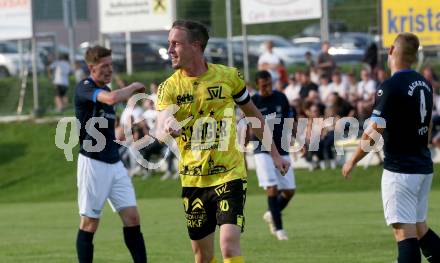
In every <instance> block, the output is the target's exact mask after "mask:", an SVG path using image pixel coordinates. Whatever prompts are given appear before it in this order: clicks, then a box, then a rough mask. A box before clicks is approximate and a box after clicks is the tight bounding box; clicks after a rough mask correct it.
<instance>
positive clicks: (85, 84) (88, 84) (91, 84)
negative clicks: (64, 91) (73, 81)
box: [76, 78, 98, 89]
mask: <svg viewBox="0 0 440 263" xmlns="http://www.w3.org/2000/svg"><path fill="white" fill-rule="evenodd" d="M76 87H77V89H79V88H83V89H84V88H89V89H90V88H98V86H97V85H96V84H95V82H93V81H92V80H91V79H89V78H86V79H83V80H81V81H80V82H78V84H77V85H76Z"/></svg>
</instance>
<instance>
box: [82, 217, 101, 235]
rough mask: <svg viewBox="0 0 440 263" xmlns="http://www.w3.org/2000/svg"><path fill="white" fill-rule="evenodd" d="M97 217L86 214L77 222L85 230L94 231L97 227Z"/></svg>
mask: <svg viewBox="0 0 440 263" xmlns="http://www.w3.org/2000/svg"><path fill="white" fill-rule="evenodd" d="M98 224H99V219H97V218H90V217H86V216H82V217H81V222H80V224H79V228H80V229H81V230H83V231H86V232H92V233H95V232H96V230H97V229H98Z"/></svg>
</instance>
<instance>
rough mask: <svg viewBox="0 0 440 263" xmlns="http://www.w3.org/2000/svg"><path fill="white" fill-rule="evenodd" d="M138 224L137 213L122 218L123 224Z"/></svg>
mask: <svg viewBox="0 0 440 263" xmlns="http://www.w3.org/2000/svg"><path fill="white" fill-rule="evenodd" d="M139 224H140V218H139V215H137V214H133V215H127V216H125V218H124V225H125V226H138V225H139Z"/></svg>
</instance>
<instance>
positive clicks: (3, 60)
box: [0, 41, 44, 77]
mask: <svg viewBox="0 0 440 263" xmlns="http://www.w3.org/2000/svg"><path fill="white" fill-rule="evenodd" d="M37 60H38V61H37V72H41V71H43V70H44V66H43V64H42V63H41V60H40V59H37ZM23 64H24V66H27V67H28V68H29V71H31V70H32V57H31V54H30V53H29V52H27V53H26V52H24V53H23ZM19 73H20V54H19V52H18V48H17V45H16V44H15V43H14V42H8V41H6V42H0V77H8V76H17V75H18V74H19Z"/></svg>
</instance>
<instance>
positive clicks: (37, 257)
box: [0, 123, 440, 263]
mask: <svg viewBox="0 0 440 263" xmlns="http://www.w3.org/2000/svg"><path fill="white" fill-rule="evenodd" d="M0 131H1V136H0V263H3V262H8V263H9V262H54V263H55V262H60V263H62V262H75V250H74V242H75V235H76V231H77V225H78V216H77V207H76V186H75V180H76V175H75V166H76V163H75V162H67V161H66V160H65V159H64V156H63V153H62V151H61V150H59V149H58V148H56V147H55V145H54V134H55V125H54V124H41V125H36V124H32V123H21V124H8V125H0ZM439 168H440V167H439V166H436V170H437V171H438V169H439ZM380 173H381V168H380V167H370V168H369V169H367V170H364V169H363V168H357V169H356V170H355V172H354V175H353V179H352V180H351V181H344V180H342V178H341V176H340V174H339V170H334V171H315V172H313V173H311V172H308V171H305V170H298V171H296V178H297V185H298V194H297V196H296V197H295V199H294V201H293V203H292V205H291V206H289V207H288V208H287V210H286V211H285V212H284V221H285V222H284V224H285V228H286V230H287V231H288V233H289V237H290V240H289V241H287V242H279V241H277V240H275V238H274V237H272V236H271V235H270V234H269V231H268V228H267V226H266V225H265V223H264V222H263V220H262V219H261V216H262V214H263V212H264V211H265V209H266V201H265V197H264V195H263V192H262V190H261V189H258V187H257V185H256V179H255V174H254V173H253V172H250V173H249V195H248V199H247V205H246V231H245V233H244V235H243V239H242V240H243V241H242V246H243V248H242V250H243V254H244V255H245V258H246V262H251V263H253V262H255V263H260V262H261V263H269V262H285V263H321V262H322V263H332V262H335V263H336V262H337V263H367V262H369V263H373V262H374V263H384V262H385V263H388V262H389V263H391V262H394V259H395V257H396V254H395V250H396V249H395V243H394V241H393V239H392V236H391V231H390V229H389V228H388V227H386V226H385V223H384V220H383V215H382V207H381V201H380V193H379V185H380ZM434 178H435V179H434V183H433V191H432V194H431V197H430V200H431V202H430V212H429V218H430V223H431V225H432V226H433V227H434V228H435V229H437V230H438V231H440V221H439V220H438V218H440V202H439V200H440V181H439V179H438V176H435V177H434ZM134 184H135V186H136V192H137V195H138V197H139V198H140V199H139V209H140V212H141V217H142V227H143V232H144V236H145V239H146V242H147V247H148V251H149V258H150V261H149V262H153V263H165V262H178V263H180V262H193V260H192V254H191V252H190V244H189V242H188V239H187V235H186V229H185V222H184V218H183V211H182V206H181V201H180V199H179V197H178V196H179V183H178V182H177V181H165V182H162V181H160V180H159V177H158V176H155V177H154V176H153V178H150V179H148V180H140V179H138V178H136V179H135V181H134ZM217 258H218V259H220V256H219V250H218V248H217ZM95 259H96V261H95V262H129V255H128V251H127V250H126V248H125V245H124V243H123V238H122V229H121V227H120V222H119V219H118V217H117V216H116V215H115V214H113V213H112V212H111V210H110V209H109V207H106V209H105V212H104V216H103V220H102V224H101V226H100V230H99V232H98V234H97V235H96V239H95Z"/></svg>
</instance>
